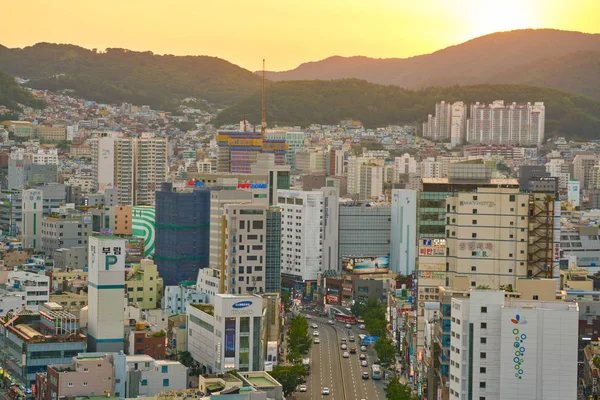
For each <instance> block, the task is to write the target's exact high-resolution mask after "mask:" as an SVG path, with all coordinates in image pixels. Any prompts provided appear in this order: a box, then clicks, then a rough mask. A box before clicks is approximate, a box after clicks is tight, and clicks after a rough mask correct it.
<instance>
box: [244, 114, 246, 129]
mask: <svg viewBox="0 0 600 400" xmlns="http://www.w3.org/2000/svg"><path fill="white" fill-rule="evenodd" d="M244 132H246V116H245V115H244Z"/></svg>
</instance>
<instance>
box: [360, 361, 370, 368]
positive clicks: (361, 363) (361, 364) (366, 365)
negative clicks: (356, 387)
mask: <svg viewBox="0 0 600 400" xmlns="http://www.w3.org/2000/svg"><path fill="white" fill-rule="evenodd" d="M360 366H361V367H368V366H369V363H368V362H367V360H362V361H361V362H360Z"/></svg>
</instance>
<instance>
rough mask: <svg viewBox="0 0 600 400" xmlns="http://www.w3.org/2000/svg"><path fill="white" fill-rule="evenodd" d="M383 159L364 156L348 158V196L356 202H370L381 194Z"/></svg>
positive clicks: (383, 170) (383, 169)
mask: <svg viewBox="0 0 600 400" xmlns="http://www.w3.org/2000/svg"><path fill="white" fill-rule="evenodd" d="M384 167H385V159H384V158H377V157H374V156H373V157H371V156H369V157H366V156H361V157H357V156H351V157H349V158H348V169H347V173H348V176H347V185H348V194H349V195H350V196H353V197H356V198H357V199H358V200H370V199H371V198H374V197H379V196H380V195H381V194H382V193H383V182H384V178H385V168H384Z"/></svg>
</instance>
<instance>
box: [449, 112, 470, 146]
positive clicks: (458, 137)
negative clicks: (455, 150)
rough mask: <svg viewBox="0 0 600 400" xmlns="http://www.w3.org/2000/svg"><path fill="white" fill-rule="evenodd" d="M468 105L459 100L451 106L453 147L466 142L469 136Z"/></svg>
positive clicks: (451, 139) (451, 140) (451, 142)
mask: <svg viewBox="0 0 600 400" xmlns="http://www.w3.org/2000/svg"><path fill="white" fill-rule="evenodd" d="M466 133H467V106H466V105H465V103H463V102H462V101H457V102H455V103H453V104H452V106H451V108H450V144H451V145H452V147H455V146H458V145H461V144H464V143H465V141H466V139H467V137H466Z"/></svg>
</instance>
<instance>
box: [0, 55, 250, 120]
mask: <svg viewBox="0 0 600 400" xmlns="http://www.w3.org/2000/svg"><path fill="white" fill-rule="evenodd" d="M0 70H3V71H5V72H7V73H9V74H11V75H13V76H19V77H23V78H27V79H30V82H29V85H30V86H31V87H33V88H38V89H49V90H59V89H74V90H75V92H76V93H77V94H78V95H80V96H82V97H84V98H86V99H90V100H96V101H99V102H106V103H121V102H124V101H125V102H130V103H134V104H138V105H143V104H147V105H151V106H152V107H154V108H158V109H167V110H169V109H173V108H175V107H176V106H177V105H179V104H180V103H181V100H182V99H184V98H187V97H195V98H197V99H202V100H205V101H207V102H209V103H210V104H212V105H215V106H217V107H224V106H228V105H231V104H234V103H235V102H236V101H238V100H241V99H243V98H244V97H246V96H247V95H249V94H251V93H253V92H255V91H256V90H259V89H260V78H259V77H257V76H256V75H254V74H253V73H252V72H250V71H248V70H245V69H243V68H240V67H238V66H236V65H234V64H231V63H230V62H227V61H225V60H222V59H220V58H217V57H207V56H184V57H178V56H173V55H164V56H159V55H154V54H152V53H151V52H135V51H129V50H125V49H106V51H105V52H96V51H95V50H87V49H84V48H82V47H78V46H73V45H66V44H50V43H38V44H36V45H34V46H31V47H25V48H23V49H9V48H7V47H4V46H0ZM200 105H203V104H202V103H201V104H200Z"/></svg>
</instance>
